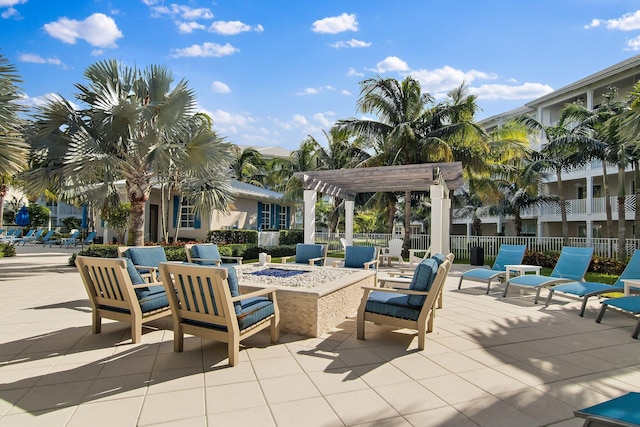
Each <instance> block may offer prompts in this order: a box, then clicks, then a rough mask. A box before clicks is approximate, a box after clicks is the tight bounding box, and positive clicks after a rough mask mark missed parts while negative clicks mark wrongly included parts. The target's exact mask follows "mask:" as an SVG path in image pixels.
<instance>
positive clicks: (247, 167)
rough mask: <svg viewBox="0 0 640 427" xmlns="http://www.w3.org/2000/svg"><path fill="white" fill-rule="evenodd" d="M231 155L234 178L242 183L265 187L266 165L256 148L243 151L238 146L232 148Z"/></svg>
mask: <svg viewBox="0 0 640 427" xmlns="http://www.w3.org/2000/svg"><path fill="white" fill-rule="evenodd" d="M231 154H232V155H233V161H232V162H231V171H232V172H233V175H234V178H235V179H237V180H238V181H241V182H246V183H248V184H252V185H255V186H258V187H264V180H265V167H266V163H265V161H264V159H263V158H262V154H260V153H259V152H258V150H256V149H255V148H251V147H246V148H244V149H242V148H240V147H238V146H237V145H232V146H231Z"/></svg>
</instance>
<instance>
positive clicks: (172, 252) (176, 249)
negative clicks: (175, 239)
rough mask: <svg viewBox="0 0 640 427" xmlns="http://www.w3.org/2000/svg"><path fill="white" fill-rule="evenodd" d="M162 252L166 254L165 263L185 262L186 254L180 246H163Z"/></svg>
mask: <svg viewBox="0 0 640 427" xmlns="http://www.w3.org/2000/svg"><path fill="white" fill-rule="evenodd" d="M164 252H165V253H166V254H167V261H183V262H186V261H187V253H186V251H185V249H184V246H182V245H171V246H165V247H164Z"/></svg>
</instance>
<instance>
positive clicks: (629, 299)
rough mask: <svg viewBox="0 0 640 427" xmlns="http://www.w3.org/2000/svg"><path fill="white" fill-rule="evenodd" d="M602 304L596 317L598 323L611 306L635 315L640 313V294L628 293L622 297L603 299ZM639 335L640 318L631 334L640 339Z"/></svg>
mask: <svg viewBox="0 0 640 427" xmlns="http://www.w3.org/2000/svg"><path fill="white" fill-rule="evenodd" d="M600 304H602V307H601V308H600V313H598V317H596V323H600V322H601V321H602V318H603V317H604V314H605V313H606V312H607V308H609V307H613V308H617V309H618V310H622V311H624V312H628V313H631V314H633V315H634V316H635V315H638V314H640V295H627V296H624V297H620V298H609V299H606V300H604V301H602V302H601V303H600ZM638 335H640V319H638V323H637V324H636V329H635V330H634V331H633V334H631V336H632V337H633V338H635V339H638Z"/></svg>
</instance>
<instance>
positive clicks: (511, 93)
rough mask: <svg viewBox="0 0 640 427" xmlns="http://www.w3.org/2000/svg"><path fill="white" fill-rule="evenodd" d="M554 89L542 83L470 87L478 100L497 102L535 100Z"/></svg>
mask: <svg viewBox="0 0 640 427" xmlns="http://www.w3.org/2000/svg"><path fill="white" fill-rule="evenodd" d="M552 91H553V88H552V87H551V86H549V85H545V84H542V83H528V82H525V83H523V84H521V85H518V86H509V85H502V84H485V85H481V86H479V87H470V88H469V92H470V93H472V94H474V95H477V96H478V99H485V100H496V99H509V100H516V99H535V98H539V97H541V96H543V95H546V94H547V93H549V92H552Z"/></svg>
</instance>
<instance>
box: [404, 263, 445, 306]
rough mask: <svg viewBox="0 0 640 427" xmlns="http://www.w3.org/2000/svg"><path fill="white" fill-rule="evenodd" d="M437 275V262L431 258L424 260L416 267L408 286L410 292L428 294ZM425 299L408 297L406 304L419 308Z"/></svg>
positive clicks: (424, 297) (415, 296) (414, 296)
mask: <svg viewBox="0 0 640 427" xmlns="http://www.w3.org/2000/svg"><path fill="white" fill-rule="evenodd" d="M437 273H438V262H437V261H436V260H434V259H433V258H427V259H424V260H422V261H421V262H420V264H418V266H417V267H416V271H415V272H414V273H413V279H412V280H411V284H410V285H409V289H410V290H412V291H423V292H428V291H429V289H431V285H432V284H433V280H434V279H435V278H436V274H437ZM426 298H427V297H426V296H423V295H409V300H408V303H409V305H412V306H414V307H421V306H422V304H424V301H425V299H426Z"/></svg>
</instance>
